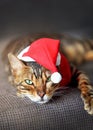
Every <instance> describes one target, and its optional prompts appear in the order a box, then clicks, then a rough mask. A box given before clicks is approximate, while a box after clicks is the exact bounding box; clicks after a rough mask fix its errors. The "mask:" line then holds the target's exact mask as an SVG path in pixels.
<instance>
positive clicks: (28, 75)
mask: <svg viewBox="0 0 93 130" xmlns="http://www.w3.org/2000/svg"><path fill="white" fill-rule="evenodd" d="M42 37H47V38H54V39H60V41H61V44H60V52H62V53H63V54H64V55H65V56H66V57H67V59H68V61H69V62H70V63H73V64H74V65H77V64H80V63H82V62H83V61H88V60H93V50H92V49H93V42H92V40H77V39H74V38H71V37H68V36H64V35H58V34H53V35H50V34H36V35H31V36H27V37H21V38H18V39H16V40H14V41H12V42H11V43H9V44H8V46H7V47H6V48H5V50H4V52H3V56H2V58H3V61H4V62H5V65H6V70H7V71H8V72H9V73H10V71H9V70H11V73H12V76H9V80H10V81H11V82H12V83H13V85H15V86H16V88H17V95H18V96H22V97H24V96H27V97H29V98H30V99H31V100H32V101H33V102H36V103H46V102H48V101H49V100H50V99H51V98H52V96H53V94H54V92H55V91H56V90H58V89H59V88H60V84H54V83H52V81H51V80H50V76H51V72H50V71H49V70H47V69H45V68H44V67H42V66H40V65H39V64H37V63H36V62H34V63H33V62H31V63H25V62H22V61H20V60H19V59H18V58H17V55H18V54H19V52H20V51H21V50H22V49H24V48H25V47H27V46H28V45H29V44H31V42H33V41H35V40H36V39H39V38H42ZM7 55H8V58H7ZM8 61H9V62H8ZM9 63H10V67H9ZM71 71H72V83H73V82H75V83H77V86H78V88H79V89H80V90H81V97H82V99H83V101H84V108H85V110H87V112H88V113H89V114H93V88H92V86H91V85H90V82H89V79H88V77H87V76H86V75H85V74H84V73H82V72H80V71H78V70H77V69H76V68H75V67H74V66H72V65H71ZM11 73H10V74H11ZM73 79H74V80H73Z"/></svg>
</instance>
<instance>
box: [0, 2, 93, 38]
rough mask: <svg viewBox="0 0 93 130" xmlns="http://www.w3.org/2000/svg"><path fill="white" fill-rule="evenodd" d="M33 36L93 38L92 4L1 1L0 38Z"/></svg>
mask: <svg viewBox="0 0 93 130" xmlns="http://www.w3.org/2000/svg"><path fill="white" fill-rule="evenodd" d="M35 32H56V33H70V34H73V35H74V36H77V37H78V36H89V37H93V0H0V38H3V37H8V36H11V35H15V34H20V35H22V34H27V33H35Z"/></svg>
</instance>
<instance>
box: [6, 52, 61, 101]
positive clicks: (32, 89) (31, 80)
mask: <svg viewBox="0 0 93 130" xmlns="http://www.w3.org/2000/svg"><path fill="white" fill-rule="evenodd" d="M8 59H9V62H10V67H11V72H12V75H13V80H14V84H15V86H16V87H17V95H19V96H22V97H23V96H26V97H29V98H30V99H31V100H32V101H33V102H36V103H42V104H43V103H46V102H48V101H49V100H50V99H51V98H52V96H53V94H54V92H55V91H56V90H57V89H58V87H59V84H54V83H53V82H52V81H51V72H50V71H49V70H47V69H46V68H44V67H42V66H40V65H39V64H37V63H36V62H31V63H27V64H24V63H23V62H22V61H20V60H19V59H18V58H17V57H16V56H14V55H13V54H11V53H9V54H8Z"/></svg>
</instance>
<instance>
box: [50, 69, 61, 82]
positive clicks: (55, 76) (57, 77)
mask: <svg viewBox="0 0 93 130" xmlns="http://www.w3.org/2000/svg"><path fill="white" fill-rule="evenodd" d="M61 80H62V76H61V74H60V73H58V72H54V73H53V74H52V75H51V81H52V82H53V83H59V82H60V81H61Z"/></svg>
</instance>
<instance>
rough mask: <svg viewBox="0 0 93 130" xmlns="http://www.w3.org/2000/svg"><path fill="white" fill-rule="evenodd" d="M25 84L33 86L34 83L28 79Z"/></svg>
mask: <svg viewBox="0 0 93 130" xmlns="http://www.w3.org/2000/svg"><path fill="white" fill-rule="evenodd" d="M25 82H26V83H27V84H28V85H32V84H33V82H32V81H31V80H29V79H26V80H25Z"/></svg>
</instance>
